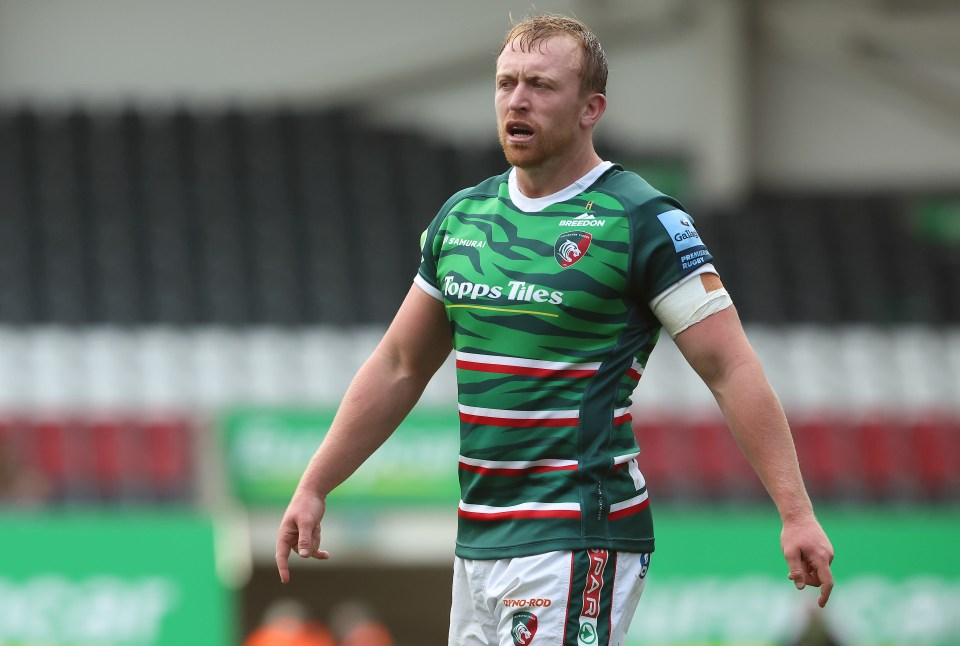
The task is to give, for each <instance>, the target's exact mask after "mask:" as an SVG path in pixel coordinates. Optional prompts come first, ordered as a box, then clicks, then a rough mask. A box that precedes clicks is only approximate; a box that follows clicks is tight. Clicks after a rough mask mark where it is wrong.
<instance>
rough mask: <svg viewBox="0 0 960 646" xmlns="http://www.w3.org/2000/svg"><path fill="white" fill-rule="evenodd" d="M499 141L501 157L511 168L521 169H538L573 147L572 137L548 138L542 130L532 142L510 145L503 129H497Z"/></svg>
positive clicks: (555, 136)
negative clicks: (501, 151) (501, 150)
mask: <svg viewBox="0 0 960 646" xmlns="http://www.w3.org/2000/svg"><path fill="white" fill-rule="evenodd" d="M497 130H498V132H497V134H498V136H499V139H500V148H502V149H503V156H504V157H506V159H507V163H508V164H510V165H511V166H515V167H517V168H522V169H532V168H539V167H542V166H543V165H545V164H546V163H547V162H549V161H551V160H553V159H555V158H557V157H559V156H560V155H561V154H562V153H563V152H564V151H565V150H567V149H569V148H571V147H572V146H573V139H574V138H573V136H572V135H570V136H567V137H561V136H557V135H554V136H549V135H547V134H546V133H544V132H543V131H542V130H540V131H538V133H537V135H536V137H535V139H534V141H531V142H524V143H511V142H510V141H508V140H507V135H506V132H505V131H504V129H503V128H498V129H497Z"/></svg>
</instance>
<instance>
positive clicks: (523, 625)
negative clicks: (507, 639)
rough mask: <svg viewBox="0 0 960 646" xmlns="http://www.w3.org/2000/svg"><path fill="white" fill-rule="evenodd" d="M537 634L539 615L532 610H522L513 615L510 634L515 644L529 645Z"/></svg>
mask: <svg viewBox="0 0 960 646" xmlns="http://www.w3.org/2000/svg"><path fill="white" fill-rule="evenodd" d="M536 634H537V616H536V615H535V614H533V613H532V612H527V611H526V610H521V611H520V612H517V613H514V615H513V627H512V628H511V629H510V635H511V636H512V637H513V644H514V646H529V645H530V644H531V643H533V637H534V635H536Z"/></svg>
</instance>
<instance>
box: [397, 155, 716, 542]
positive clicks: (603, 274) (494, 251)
mask: <svg viewBox="0 0 960 646" xmlns="http://www.w3.org/2000/svg"><path fill="white" fill-rule="evenodd" d="M511 181H512V179H511V173H510V172H507V173H504V174H503V175H499V176H497V177H492V178H490V179H488V180H486V181H484V182H482V183H480V184H478V185H477V186H475V187H473V188H470V189H466V190H463V191H460V192H459V193H457V194H456V195H454V196H453V197H452V198H450V200H448V201H447V203H446V204H445V205H444V206H443V208H442V209H441V210H440V212H439V213H438V214H437V216H436V218H435V219H434V220H433V222H432V223H431V224H430V226H429V228H428V229H427V230H426V232H425V234H424V240H423V244H422V247H423V260H422V262H421V265H420V269H419V272H418V275H417V277H416V283H417V284H418V285H419V286H420V287H421V288H422V289H423V290H424V291H426V292H427V293H428V294H430V295H432V296H433V297H435V298H437V299H439V300H441V301H442V302H443V304H444V306H445V307H446V312H447V316H448V318H449V320H450V327H451V333H452V338H453V348H454V350H455V352H456V367H457V383H458V405H459V410H460V446H461V450H460V465H459V466H460V469H459V478H460V489H461V502H460V506H459V511H458V516H459V527H458V534H457V550H456V553H457V555H458V556H461V557H464V558H474V559H495V558H510V557H515V556H525V555H530V554H536V553H541V552H547V551H552V550H564V549H589V548H605V549H611V550H622V551H631V552H646V551H651V550H653V523H652V519H651V516H650V510H649V507H648V504H649V501H648V498H647V489H646V483H645V482H644V479H643V475H642V474H641V473H640V469H639V467H638V465H637V459H636V458H637V455H638V452H639V449H638V447H637V443H636V440H635V439H634V435H633V432H632V430H631V426H630V420H631V416H630V411H629V407H630V396H631V394H632V393H633V390H634V389H635V387H636V385H637V382H638V381H639V379H640V375H641V374H642V373H643V367H644V364H645V363H646V361H647V359H648V357H649V356H650V352H651V351H652V350H653V347H654V345H655V344H656V342H657V338H658V336H659V333H660V323H659V322H658V321H657V319H656V318H655V317H654V315H653V313H652V312H651V310H650V307H649V306H648V303H649V302H650V301H651V300H652V299H653V298H654V297H655V296H656V295H658V294H660V293H661V292H663V291H664V290H665V289H667V288H668V287H670V286H671V285H673V284H674V283H676V282H677V281H678V280H679V279H680V278H682V277H683V276H685V275H687V274H690V273H691V272H694V271H696V270H697V269H701V268H702V267H703V266H705V265H707V264H708V263H709V262H710V260H711V256H710V254H709V252H708V251H707V249H706V247H705V246H704V245H703V244H702V243H701V241H700V237H699V235H698V234H697V232H696V230H695V229H694V227H693V222H692V220H691V219H690V216H689V215H687V214H686V213H685V212H684V211H683V207H682V206H681V205H680V204H679V203H678V202H677V201H676V200H673V199H672V198H669V197H667V196H665V195H663V194H662V193H660V192H658V191H657V190H655V189H653V188H652V187H651V186H650V185H649V184H647V183H646V182H645V181H644V180H643V179H641V178H640V177H639V176H637V175H636V174H634V173H630V172H625V171H624V170H623V169H622V168H621V167H620V166H615V165H613V164H609V163H604V164H601V165H600V166H598V167H597V168H596V169H594V171H593V172H592V173H590V174H588V175H587V176H586V177H584V178H583V179H582V180H581V181H580V182H578V183H576V184H574V185H573V186H571V187H569V188H568V189H567V190H566V191H561V192H560V193H557V194H555V195H553V196H550V197H549V198H544V199H541V200H531V199H529V198H525V197H524V196H523V195H522V194H520V193H519V191H518V190H516V189H515V188H514V190H513V191H512V192H511V189H510V183H511ZM511 195H512V196H513V198H511Z"/></svg>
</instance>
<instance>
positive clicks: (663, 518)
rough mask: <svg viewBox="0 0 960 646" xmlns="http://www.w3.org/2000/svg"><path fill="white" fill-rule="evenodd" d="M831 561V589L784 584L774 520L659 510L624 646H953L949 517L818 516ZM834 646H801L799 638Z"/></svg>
mask: <svg viewBox="0 0 960 646" xmlns="http://www.w3.org/2000/svg"><path fill="white" fill-rule="evenodd" d="M818 515H819V517H820V519H821V522H822V523H823V526H824V527H825V529H826V530H827V532H828V533H829V535H830V539H831V542H832V543H833V545H834V549H835V551H836V555H837V556H836V560H835V561H834V566H833V573H834V576H835V578H836V588H835V590H834V593H833V595H832V597H831V599H830V602H829V604H828V605H827V608H826V609H825V610H821V609H820V608H819V607H817V605H816V600H817V594H818V593H817V591H816V590H814V589H812V588H811V589H807V590H803V591H797V590H796V589H795V588H794V587H793V584H792V583H791V582H790V581H788V580H787V566H786V562H785V561H784V559H783V555H782V554H781V552H780V547H779V546H780V543H779V530H780V525H779V520H778V517H777V516H776V513H774V512H772V511H769V512H761V511H758V512H744V511H743V510H741V509H738V508H736V507H730V508H729V509H727V510H720V511H704V510H703V509H700V508H698V509H689V510H681V509H657V510H655V511H654V518H655V522H656V533H657V551H656V552H655V554H654V556H653V559H652V562H651V567H650V573H649V575H648V582H647V588H646V590H645V592H644V595H643V599H642V600H641V602H640V607H639V609H638V611H637V614H636V617H635V619H634V622H633V624H632V625H631V627H630V632H629V635H628V642H627V643H628V646H707V645H711V646H720V645H723V646H786V645H789V644H799V643H810V644H825V643H836V644H843V645H850V646H854V645H855V646H957V645H958V644H960V556H958V543H960V514H957V513H956V510H953V511H949V510H943V509H940V510H934V511H922V510H921V511H897V510H885V511H883V512H880V511H875V512H874V511H865V510H863V509H855V508H854V509H850V510H845V511H837V510H832V511H831V510H825V511H821V512H820V513H819V514H818ZM808 629H809V630H810V631H811V632H813V631H814V630H819V631H826V632H828V633H829V634H831V635H832V638H833V640H834V641H833V642H825V641H810V642H801V641H799V639H800V637H801V634H802V633H803V631H804V630H808Z"/></svg>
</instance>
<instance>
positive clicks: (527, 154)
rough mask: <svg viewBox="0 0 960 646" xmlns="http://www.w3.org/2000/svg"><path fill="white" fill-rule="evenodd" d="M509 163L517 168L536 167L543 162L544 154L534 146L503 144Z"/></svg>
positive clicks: (504, 153)
mask: <svg viewBox="0 0 960 646" xmlns="http://www.w3.org/2000/svg"><path fill="white" fill-rule="evenodd" d="M502 148H503V156H504V157H506V158H507V163H509V164H510V165H511V166H515V167H517V168H534V167H536V166H539V165H540V164H541V163H542V162H543V159H542V157H543V155H541V154H540V153H539V151H538V150H537V149H536V148H534V147H527V146H524V145H516V144H506V145H503V146H502Z"/></svg>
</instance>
